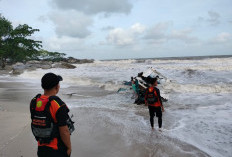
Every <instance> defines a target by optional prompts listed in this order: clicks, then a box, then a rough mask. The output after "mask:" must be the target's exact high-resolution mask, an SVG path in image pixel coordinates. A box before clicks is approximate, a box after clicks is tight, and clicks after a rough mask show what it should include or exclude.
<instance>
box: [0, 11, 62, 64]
mask: <svg viewBox="0 0 232 157" xmlns="http://www.w3.org/2000/svg"><path fill="white" fill-rule="evenodd" d="M38 31H39V29H33V28H32V27H30V26H28V25H27V24H23V25H21V24H20V25H18V26H17V27H15V28H13V26H12V23H11V22H10V21H9V20H8V19H6V18H5V17H3V16H2V15H1V14H0V63H1V67H2V68H4V67H5V66H6V63H15V62H25V61H28V60H51V61H61V60H63V59H64V57H65V56H66V54H64V53H59V52H49V51H46V50H43V49H42V41H36V40H33V39H32V38H31V36H32V35H33V34H34V33H35V32H38Z"/></svg>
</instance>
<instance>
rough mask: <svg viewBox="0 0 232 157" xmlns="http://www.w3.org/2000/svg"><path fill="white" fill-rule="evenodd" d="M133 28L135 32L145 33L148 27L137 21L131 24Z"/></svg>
mask: <svg viewBox="0 0 232 157" xmlns="http://www.w3.org/2000/svg"><path fill="white" fill-rule="evenodd" d="M131 30H132V31H133V32H134V33H143V32H144V31H145V30H146V27H145V26H144V25H142V24H140V23H136V24H134V25H132V26H131Z"/></svg>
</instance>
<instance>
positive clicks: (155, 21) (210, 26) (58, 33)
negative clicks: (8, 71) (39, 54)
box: [0, 0, 232, 59]
mask: <svg viewBox="0 0 232 157" xmlns="http://www.w3.org/2000/svg"><path fill="white" fill-rule="evenodd" d="M0 13H1V14H2V15H3V16H4V17H6V18H7V19H9V20H10V21H12V24H13V26H17V25H18V24H24V23H26V24H28V25H30V26H32V27H33V28H38V29H40V32H38V33H36V34H35V35H34V36H33V38H34V39H37V40H41V41H43V48H44V49H47V50H50V51H58V52H63V53H66V54H67V55H68V56H74V57H77V58H93V59H121V58H151V57H173V56H199V55H232V1H231V0H162V1H161V0H40V1H38V0H20V1H19V0H0Z"/></svg>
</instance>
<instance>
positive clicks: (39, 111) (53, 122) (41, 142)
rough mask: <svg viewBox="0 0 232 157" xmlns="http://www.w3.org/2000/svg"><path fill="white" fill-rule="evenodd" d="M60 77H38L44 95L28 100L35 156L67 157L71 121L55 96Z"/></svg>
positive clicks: (71, 130) (53, 75)
mask: <svg viewBox="0 0 232 157" xmlns="http://www.w3.org/2000/svg"><path fill="white" fill-rule="evenodd" d="M62 80H63V79H62V77H61V76H59V75H56V74H53V73H47V74H45V75H44V76H43V77H42V80H41V85H42V88H43V89H44V94H43V95H41V94H38V95H37V96H36V97H34V98H33V99H32V100H31V104H30V112H31V129H32V133H33V135H34V136H35V138H36V140H37V142H38V151H37V155H38V157H70V155H71V140H70V135H71V133H72V132H73V131H74V125H73V123H74V122H73V121H72V120H71V118H70V117H69V115H68V112H69V109H68V107H67V106H66V104H65V103H64V102H63V101H62V100H61V99H60V98H59V97H57V96H56V94H57V93H58V92H59V90H60V84H59V82H60V81H62Z"/></svg>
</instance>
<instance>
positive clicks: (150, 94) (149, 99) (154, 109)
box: [145, 78, 164, 131]
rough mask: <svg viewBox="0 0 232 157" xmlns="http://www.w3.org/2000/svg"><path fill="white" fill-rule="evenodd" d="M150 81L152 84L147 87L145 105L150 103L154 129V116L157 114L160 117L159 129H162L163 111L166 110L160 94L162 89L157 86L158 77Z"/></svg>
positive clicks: (151, 120) (151, 121) (149, 107)
mask: <svg viewBox="0 0 232 157" xmlns="http://www.w3.org/2000/svg"><path fill="white" fill-rule="evenodd" d="M150 82H151V86H150V87H148V88H147V89H146V93H145V105H148V109H149V114H150V123H151V127H152V130H154V116H155V115H156V117H158V124H159V130H160V131H161V127H162V112H164V107H163V104H162V99H161V96H160V90H159V89H158V88H156V86H157V78H152V79H151V80H150Z"/></svg>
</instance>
